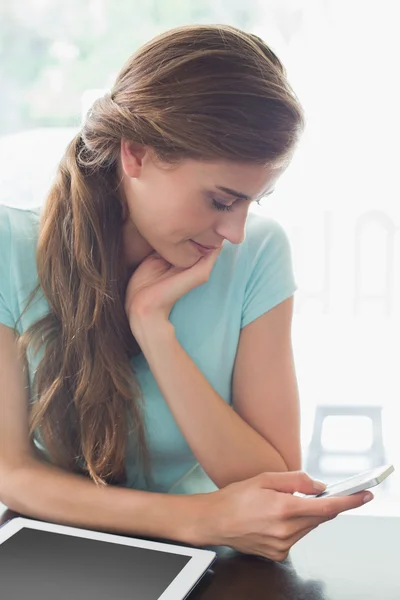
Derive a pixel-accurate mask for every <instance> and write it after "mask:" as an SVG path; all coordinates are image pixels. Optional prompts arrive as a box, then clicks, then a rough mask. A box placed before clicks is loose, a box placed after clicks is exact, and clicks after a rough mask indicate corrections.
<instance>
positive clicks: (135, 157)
mask: <svg viewBox="0 0 400 600" xmlns="http://www.w3.org/2000/svg"><path fill="white" fill-rule="evenodd" d="M146 153H147V148H146V147H145V146H142V145H141V144H136V143H134V142H129V141H128V140H125V139H122V140H121V165H122V169H123V171H124V173H125V175H127V176H128V177H135V178H136V177H138V176H139V175H140V171H141V169H142V163H143V159H144V157H145V155H146Z"/></svg>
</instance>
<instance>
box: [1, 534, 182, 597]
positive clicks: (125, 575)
mask: <svg viewBox="0 0 400 600" xmlns="http://www.w3.org/2000/svg"><path fill="white" fill-rule="evenodd" d="M190 560H191V557H190V556H182V555H179V554H172V553H170V552H159V551H155V550H149V549H146V548H138V547H133V546H126V545H121V544H114V543H109V542H103V541H99V540H92V539H86V538H82V537H75V536H72V535H63V534H59V533H54V532H48V531H40V530H36V529H30V528H27V527H23V528H22V529H21V530H19V531H17V533H15V534H14V535H12V536H11V537H10V538H8V539H7V540H5V541H4V542H3V543H2V544H0V597H1V598H2V600H25V599H26V600H28V599H29V600H56V599H57V600H72V599H74V600H80V599H81V598H82V599H85V600H103V599H104V600H106V599H107V600H128V599H129V600H136V599H137V600H158V598H159V597H160V596H161V594H162V593H163V591H164V590H165V589H166V588H167V587H168V585H170V583H171V582H172V581H173V580H174V579H175V577H176V576H177V575H178V574H179V572H180V571H181V570H182V569H183V568H184V566H185V565H186V564H187V563H188V561H190Z"/></svg>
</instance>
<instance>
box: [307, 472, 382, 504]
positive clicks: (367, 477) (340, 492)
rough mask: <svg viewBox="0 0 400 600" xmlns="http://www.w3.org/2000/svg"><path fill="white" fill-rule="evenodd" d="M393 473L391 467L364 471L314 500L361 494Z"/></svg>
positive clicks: (332, 486)
mask: <svg viewBox="0 0 400 600" xmlns="http://www.w3.org/2000/svg"><path fill="white" fill-rule="evenodd" d="M393 471H394V468H393V466H392V465H390V466H385V467H378V468H376V469H371V470H370V471H365V472H364V473H360V474H359V475H355V476H354V477H349V478H348V479H345V480H344V481H339V482H338V483H334V484H333V485H330V486H328V487H327V488H326V490H325V491H324V492H322V493H321V494H318V495H317V496H316V498H323V497H324V496H333V495H335V496H347V495H350V494H355V493H357V492H361V491H363V490H366V489H368V488H370V487H373V486H375V485H377V484H378V483H380V482H381V481H383V480H384V479H386V477H387V476H388V475H390V473H392V472H393Z"/></svg>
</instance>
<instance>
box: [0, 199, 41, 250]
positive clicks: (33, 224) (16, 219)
mask: <svg viewBox="0 0 400 600" xmlns="http://www.w3.org/2000/svg"><path fill="white" fill-rule="evenodd" d="M39 220H40V208H37V209H20V208H15V207H11V206H7V205H5V204H0V254H1V255H2V256H7V255H8V256H9V257H10V259H11V257H12V256H13V255H14V253H15V252H16V253H17V254H20V253H24V252H25V251H27V250H28V249H29V248H32V247H36V243H37V236H38V232H39Z"/></svg>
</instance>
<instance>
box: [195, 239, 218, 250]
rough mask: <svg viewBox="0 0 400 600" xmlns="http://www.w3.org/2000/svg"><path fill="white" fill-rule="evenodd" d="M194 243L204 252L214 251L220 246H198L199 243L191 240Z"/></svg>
mask: <svg viewBox="0 0 400 600" xmlns="http://www.w3.org/2000/svg"><path fill="white" fill-rule="evenodd" d="M193 241H194V242H195V244H198V245H199V246H201V247H202V248H205V249H206V250H216V249H217V248H220V246H205V245H204V244H200V242H196V241H195V240H193Z"/></svg>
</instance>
